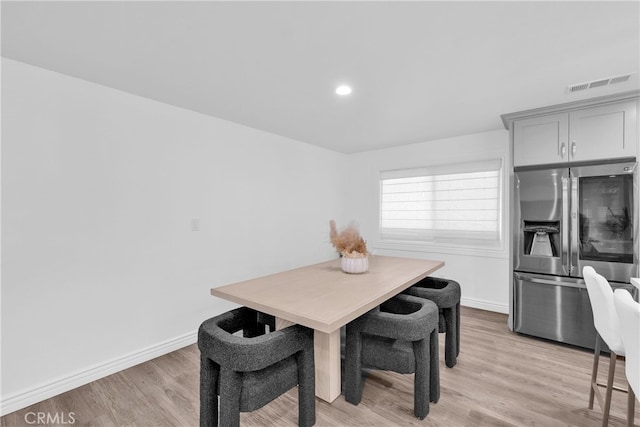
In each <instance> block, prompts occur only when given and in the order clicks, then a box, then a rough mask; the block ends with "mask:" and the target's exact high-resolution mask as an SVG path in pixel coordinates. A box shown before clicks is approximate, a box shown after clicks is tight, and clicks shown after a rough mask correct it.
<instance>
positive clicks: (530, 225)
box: [523, 220, 560, 257]
mask: <svg viewBox="0 0 640 427" xmlns="http://www.w3.org/2000/svg"><path fill="white" fill-rule="evenodd" d="M523 234H524V236H523V238H524V253H525V255H534V256H542V257H557V256H559V249H560V221H527V220H525V221H524V227H523Z"/></svg>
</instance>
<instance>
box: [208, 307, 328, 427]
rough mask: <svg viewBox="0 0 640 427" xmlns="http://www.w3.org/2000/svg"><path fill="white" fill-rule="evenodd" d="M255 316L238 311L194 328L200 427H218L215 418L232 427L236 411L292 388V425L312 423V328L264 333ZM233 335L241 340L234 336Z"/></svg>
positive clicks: (257, 405) (245, 310)
mask: <svg viewBox="0 0 640 427" xmlns="http://www.w3.org/2000/svg"><path fill="white" fill-rule="evenodd" d="M258 317H259V316H258V312H257V311H255V310H252V309H250V308H247V307H241V308H237V309H235V310H231V311H229V312H226V313H223V314H221V315H219V316H216V317H213V318H211V319H208V320H205V321H204V322H203V323H202V325H200V329H199V331H198V347H199V348H200V425H201V426H216V425H218V415H219V417H220V425H223V426H237V425H239V424H240V412H251V411H254V410H256V409H258V408H261V407H262V406H264V405H266V404H267V403H269V402H271V401H272V400H273V399H275V398H276V397H278V396H280V395H281V394H283V393H285V392H287V391H288V390H290V389H291V388H293V387H295V386H296V385H298V423H299V425H301V426H311V425H313V424H315V420H316V408H315V405H316V403H315V367H314V360H313V330H311V329H308V328H305V327H304V326H300V325H294V326H290V327H288V328H284V329H281V330H277V331H273V332H270V333H265V327H264V323H262V322H261V321H259V319H258ZM239 331H242V332H243V336H237V335H234V333H236V332H239ZM218 396H220V404H219V411H218ZM218 412H219V414H218Z"/></svg>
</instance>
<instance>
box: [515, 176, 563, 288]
mask: <svg viewBox="0 0 640 427" xmlns="http://www.w3.org/2000/svg"><path fill="white" fill-rule="evenodd" d="M514 182H515V189H516V191H515V193H516V194H515V200H514V227H513V233H514V235H513V243H514V245H513V247H514V260H513V262H514V270H517V271H525V272H532V273H546V274H557V275H563V276H568V275H569V252H568V251H569V234H568V230H569V199H568V197H567V195H568V187H569V169H566V168H558V169H542V170H527V169H525V170H518V169H516V170H515V173H514Z"/></svg>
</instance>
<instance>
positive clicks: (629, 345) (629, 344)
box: [613, 289, 640, 426]
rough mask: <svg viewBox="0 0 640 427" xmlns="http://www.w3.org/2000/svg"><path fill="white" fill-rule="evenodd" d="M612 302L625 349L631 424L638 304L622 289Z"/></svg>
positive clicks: (639, 351) (638, 354)
mask: <svg viewBox="0 0 640 427" xmlns="http://www.w3.org/2000/svg"><path fill="white" fill-rule="evenodd" d="M613 302H614V305H615V307H616V312H617V313H618V319H619V320H620V327H621V328H622V342H623V343H624V348H625V350H626V353H627V355H626V357H625V369H624V371H625V374H626V376H627V381H628V382H629V398H628V401H627V425H628V426H633V415H634V409H635V404H636V396H640V304H638V303H637V302H635V301H634V300H633V297H632V296H631V294H630V293H629V292H627V291H625V290H624V289H617V290H616V291H615V292H614V293H613Z"/></svg>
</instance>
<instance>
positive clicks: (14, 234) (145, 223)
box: [0, 59, 510, 413]
mask: <svg viewBox="0 0 640 427" xmlns="http://www.w3.org/2000/svg"><path fill="white" fill-rule="evenodd" d="M2 125H3V126H2V283H1V285H2V289H1V296H2V300H1V304H2V313H1V320H2V330H1V333H2V335H1V336H2V348H1V357H2V361H1V368H2V369H1V371H0V373H1V375H2V378H1V385H2V388H1V393H2V394H1V397H0V408H1V411H2V413H8V412H11V411H13V410H16V409H19V408H21V407H24V406H27V405H28V404H31V403H34V402H36V401H39V400H42V399H45V398H48V397H50V396H53V395H55V394H58V393H61V392H63V391H66V390H69V389H71V388H74V387H77V386H79V385H81V384H84V383H87V382H89V381H92V380H94V379H97V378H99V377H101V376H104V375H107V374H109V373H112V372H116V371H118V370H121V369H124V368H126V367H128V366H131V365H134V364H136V363H139V362H142V361H144V360H148V359H150V358H152V357H155V356H158V355H160V354H163V353H166V352H168V351H171V350H174V349H176V348H179V347H182V346H184V345H187V344H190V343H192V342H195V331H196V328H197V326H198V325H199V323H200V322H201V321H202V320H203V319H205V318H207V317H210V316H213V315H215V314H217V313H220V312H222V311H224V310H227V309H229V308H231V307H232V304H230V303H225V302H224V301H222V300H219V299H216V298H213V297H212V296H210V294H209V289H210V288H211V287H214V286H218V285H222V284H227V283H232V282H235V281H238V280H243V279H248V278H251V277H257V276H260V275H264V274H267V273H271V272H276V271H281V270H284V269H288V268H293V267H297V266H300V265H305V264H310V263H314V262H319V261H323V260H326V259H330V258H332V257H335V256H336V254H335V252H334V251H333V248H332V247H331V245H330V244H329V243H328V220H329V219H330V218H334V219H336V220H337V222H338V225H339V226H341V225H345V224H346V222H347V221H348V220H351V219H354V220H356V221H358V223H359V224H360V227H361V231H362V234H363V235H364V237H365V238H366V239H367V240H368V244H369V248H370V249H372V250H373V252H374V253H375V254H388V255H399V256H409V257H423V258H435V259H441V260H444V261H445V262H446V267H445V268H444V269H442V270H440V271H439V272H438V275H440V276H446V277H451V278H453V279H456V280H459V281H460V283H461V286H462V288H463V301H462V302H463V304H466V305H470V306H474V307H480V308H485V309H489V310H495V311H502V312H507V311H508V298H509V290H508V284H509V275H510V268H509V262H508V245H506V246H505V247H504V248H502V249H501V250H498V251H484V252H477V251H470V250H466V251H461V250H447V249H444V250H438V251H434V250H430V249H429V248H422V249H421V250H416V249H415V248H411V247H409V248H406V247H405V248H401V249H399V250H393V249H390V248H389V247H383V246H382V245H381V244H380V243H379V242H378V241H377V239H376V234H377V191H378V187H377V179H378V171H379V170H381V169H393V168H401V167H412V166H422V165H428V164H437V163H447V162H457V161H464V160H476V159H480V158H486V157H495V156H501V157H504V158H505V160H506V161H507V162H508V161H509V155H508V134H507V132H506V131H495V132H487V133H482V134H476V135H468V136H463V137H456V138H450V139H446V140H439V141H431V142H425V143H421V144H413V145H408V146H404V147H398V148H392V149H387V150H379V151H372V152H366V153H360V154H354V155H348V156H347V155H343V154H339V153H335V152H331V151H328V150H323V149H320V148H317V147H314V146H311V145H308V144H304V143H301V142H299V141H293V140H290V139H287V138H284V137H280V136H276V135H272V134H268V133H265V132H261V131H258V130H254V129H251V128H247V127H244V126H240V125H237V124H234V123H230V122H226V121H223V120H219V119H215V118H212V117H208V116H205V115H201V114H198V113H194V112H191V111H188V110H184V109H180V108H176V107H172V106H169V105H166V104H162V103H158V102H155V101H152V100H149V99H145V98H141V97H137V96H133V95H130V94H127V93H124V92H120V91H117V90H113V89H110V88H107V87H103V86H99V85H96V84H93V83H89V82H86V81H82V80H79V79H75V78H72V77H68V76H64V75H60V74H57V73H53V72H50V71H46V70H43V69H40V68H36V67H32V66H29V65H26V64H22V63H19V62H15V61H11V60H7V59H3V60H2ZM509 167H510V164H508V163H507V164H505V168H506V170H508V168H509ZM505 186H506V180H505ZM505 206H508V194H505ZM194 218H195V219H199V220H200V231H191V225H192V219H194ZM505 230H507V224H506V221H505ZM505 233H506V232H505ZM505 236H506V234H505ZM507 240H508V239H507Z"/></svg>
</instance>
